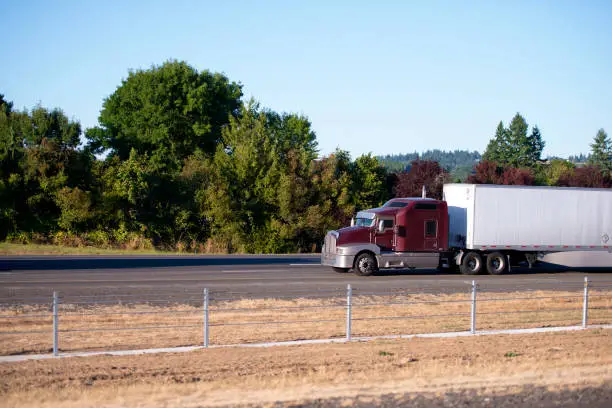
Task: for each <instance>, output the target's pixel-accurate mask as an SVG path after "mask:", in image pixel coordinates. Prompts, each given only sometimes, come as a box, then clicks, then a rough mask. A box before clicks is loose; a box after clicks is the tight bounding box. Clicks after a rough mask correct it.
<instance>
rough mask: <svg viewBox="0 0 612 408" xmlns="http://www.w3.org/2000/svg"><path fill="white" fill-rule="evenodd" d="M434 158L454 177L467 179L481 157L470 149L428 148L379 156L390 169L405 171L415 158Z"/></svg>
mask: <svg viewBox="0 0 612 408" xmlns="http://www.w3.org/2000/svg"><path fill="white" fill-rule="evenodd" d="M419 159H420V160H433V161H437V162H438V163H440V166H442V167H443V168H444V169H446V170H448V171H449V172H450V173H451V175H452V177H453V179H459V180H465V178H466V177H467V176H468V175H469V174H470V172H471V171H472V168H473V167H474V165H475V164H476V163H478V161H480V159H481V155H480V153H478V152H477V151H473V152H470V151H468V150H455V151H445V150H438V149H435V150H427V151H426V152H423V153H417V152H414V153H405V154H388V155H386V156H378V160H380V162H381V163H382V164H383V165H384V166H385V167H386V168H387V169H389V170H390V171H403V170H408V169H410V163H411V162H412V161H414V160H419Z"/></svg>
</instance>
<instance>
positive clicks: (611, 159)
mask: <svg viewBox="0 0 612 408" xmlns="http://www.w3.org/2000/svg"><path fill="white" fill-rule="evenodd" d="M588 163H589V164H590V165H594V166H597V167H599V168H600V169H602V171H604V172H607V173H608V174H610V173H612V141H611V140H610V138H609V137H608V134H607V133H606V132H605V131H604V130H603V129H599V131H598V132H597V135H595V138H594V139H593V143H591V156H590V158H589V161H588Z"/></svg>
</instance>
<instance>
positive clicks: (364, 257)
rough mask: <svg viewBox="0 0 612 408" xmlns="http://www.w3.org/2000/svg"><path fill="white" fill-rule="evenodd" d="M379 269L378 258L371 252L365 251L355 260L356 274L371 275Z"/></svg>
mask: <svg viewBox="0 0 612 408" xmlns="http://www.w3.org/2000/svg"><path fill="white" fill-rule="evenodd" d="M377 271H378V265H376V258H374V255H372V254H371V253H369V252H364V253H363V254H361V255H359V256H358V257H357V259H356V260H355V275H358V276H370V275H371V274H373V273H376V272H377Z"/></svg>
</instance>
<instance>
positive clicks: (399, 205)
mask: <svg viewBox="0 0 612 408" xmlns="http://www.w3.org/2000/svg"><path fill="white" fill-rule="evenodd" d="M408 204H409V203H407V202H405V201H393V202H390V203H386V204H385V205H384V206H383V207H395V208H404V207H406V206H407V205H408Z"/></svg>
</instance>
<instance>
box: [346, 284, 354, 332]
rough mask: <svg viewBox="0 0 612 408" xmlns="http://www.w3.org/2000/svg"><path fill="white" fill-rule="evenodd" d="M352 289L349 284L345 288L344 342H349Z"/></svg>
mask: <svg viewBox="0 0 612 408" xmlns="http://www.w3.org/2000/svg"><path fill="white" fill-rule="evenodd" d="M352 303H353V288H351V284H350V283H349V284H348V285H347V286H346V341H351V318H352V316H351V315H352V313H353V311H352Z"/></svg>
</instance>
